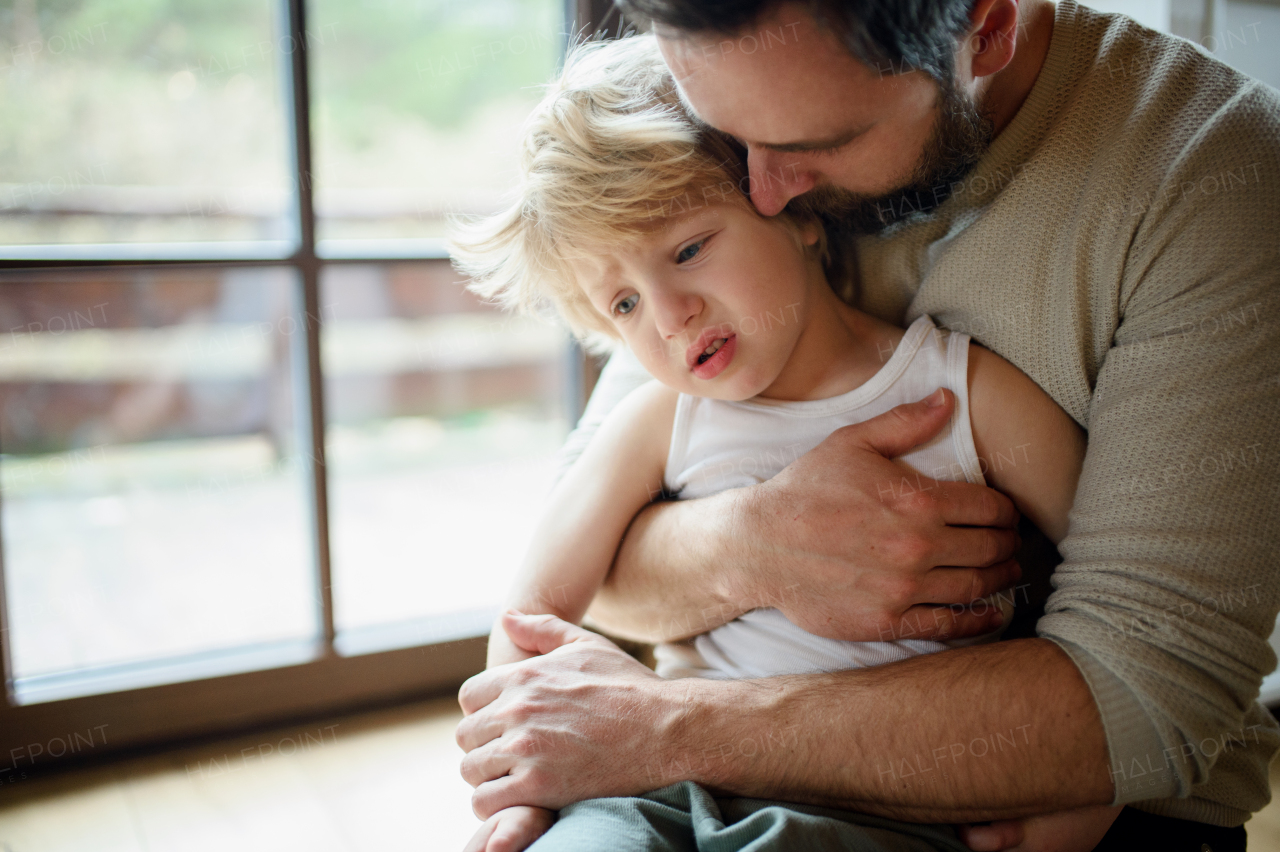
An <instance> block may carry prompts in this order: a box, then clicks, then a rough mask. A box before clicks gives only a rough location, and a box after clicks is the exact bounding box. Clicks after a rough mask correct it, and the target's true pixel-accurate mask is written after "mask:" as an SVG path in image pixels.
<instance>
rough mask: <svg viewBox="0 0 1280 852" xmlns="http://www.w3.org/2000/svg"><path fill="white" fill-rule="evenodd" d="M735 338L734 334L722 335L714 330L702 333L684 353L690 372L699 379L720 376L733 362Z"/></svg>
mask: <svg viewBox="0 0 1280 852" xmlns="http://www.w3.org/2000/svg"><path fill="white" fill-rule="evenodd" d="M737 338H738V336H737V335H736V334H733V333H729V334H722V333H721V332H720V331H719V330H718V329H716V328H709V329H707V330H706V331H704V332H703V333H702V334H701V335H700V336H699V337H698V339H697V340H696V341H694V343H693V345H692V346H690V347H689V348H688V350H687V351H686V353H685V360H686V363H688V365H689V370H690V372H692V373H693V374H694V375H695V376H697V377H698V378H700V379H714V378H715V377H716V376H718V375H720V373H721V372H723V371H724V368H725V367H727V366H729V362H730V361H732V360H733V353H734V350H735V349H737V346H736V343H737Z"/></svg>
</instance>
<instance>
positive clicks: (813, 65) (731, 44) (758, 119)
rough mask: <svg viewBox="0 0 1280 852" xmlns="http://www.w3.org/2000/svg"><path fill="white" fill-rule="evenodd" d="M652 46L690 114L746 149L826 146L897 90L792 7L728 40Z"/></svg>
mask: <svg viewBox="0 0 1280 852" xmlns="http://www.w3.org/2000/svg"><path fill="white" fill-rule="evenodd" d="M658 42H659V46H660V48H661V50H662V54H663V56H664V58H665V59H666V61H667V64H668V66H669V67H670V68H671V71H672V73H673V75H674V76H675V78H676V82H677V85H678V87H679V90H680V95H681V98H682V99H683V100H684V101H685V104H686V106H688V107H689V108H690V111H691V112H692V113H693V114H694V115H695V116H696V117H697V118H698V119H699V120H700V121H703V122H705V123H706V124H709V125H711V126H713V127H715V128H717V129H719V130H721V131H723V132H725V133H728V134H730V135H732V136H735V137H737V138H738V139H741V140H743V141H744V142H749V143H754V144H767V145H773V146H787V145H792V144H795V143H810V142H815V141H825V140H834V139H836V138H839V137H841V136H844V135H847V134H849V133H851V132H853V131H855V130H857V129H862V128H865V127H866V126H867V125H868V124H870V123H871V119H872V117H873V114H874V113H875V112H876V110H877V109H881V108H884V107H891V105H892V104H891V99H892V95H893V90H895V89H896V88H897V87H896V86H895V85H893V76H892V75H888V74H882V73H879V72H877V71H876V70H875V69H873V68H870V67H868V66H867V65H865V64H863V63H861V62H859V61H858V60H857V59H855V58H854V57H853V56H852V55H850V54H849V52H848V51H847V50H846V49H845V48H844V46H843V45H842V44H841V43H840V42H839V40H838V39H837V38H836V37H835V36H834V35H833V34H832V33H831V32H830V31H829V30H827V29H825V28H822V27H819V26H818V24H817V23H816V22H815V21H814V20H813V18H812V16H811V15H809V13H808V12H806V11H804V10H803V9H801V8H800V7H796V6H794V5H784V6H782V7H779V8H778V9H777V10H776V11H775V13H774V14H772V15H771V16H769V17H766V18H763V19H761V20H760V21H759V22H758V23H756V24H754V25H752V26H750V27H748V28H746V29H744V30H743V31H741V32H739V33H736V34H733V35H716V34H713V33H702V34H685V33H678V32H676V31H673V30H670V29H663V30H659V31H658ZM886 82H887V85H885V83H886Z"/></svg>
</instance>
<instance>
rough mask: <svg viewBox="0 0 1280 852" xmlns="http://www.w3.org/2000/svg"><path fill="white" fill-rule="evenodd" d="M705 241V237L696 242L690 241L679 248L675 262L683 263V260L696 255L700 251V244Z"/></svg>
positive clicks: (690, 258) (691, 258)
mask: <svg viewBox="0 0 1280 852" xmlns="http://www.w3.org/2000/svg"><path fill="white" fill-rule="evenodd" d="M705 242H706V240H705V239H702V240H698V241H697V242H696V243H690V244H689V245H687V246H685V247H684V248H682V249H680V253H679V254H677V255H676V263H684V262H685V261H689V260H693V259H694V258H695V257H697V256H698V252H700V251H702V245H703V243H705Z"/></svg>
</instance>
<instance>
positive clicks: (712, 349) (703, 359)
mask: <svg viewBox="0 0 1280 852" xmlns="http://www.w3.org/2000/svg"><path fill="white" fill-rule="evenodd" d="M728 339H729V338H727V337H718V338H716V339H715V340H714V341H712V343H711V345H710V346H708V347H707V348H706V349H704V350H702V354H701V355H699V356H698V361H697V363H699V364H705V363H707V359H708V358H710V357H711V356H712V355H714V354H716V352H717V351H718V350H719V349H720V347H721V346H724V342H725V341H726V340H728Z"/></svg>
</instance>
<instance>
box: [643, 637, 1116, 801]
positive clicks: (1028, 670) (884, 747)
mask: <svg viewBox="0 0 1280 852" xmlns="http://www.w3.org/2000/svg"><path fill="white" fill-rule="evenodd" d="M677 684H678V685H679V687H681V688H683V689H686V690H687V695H686V696H685V697H684V700H685V701H686V702H687V707H688V710H687V712H685V713H683V714H682V715H681V716H680V717H679V718H678V720H677V721H675V722H674V723H673V724H672V725H671V729H670V730H669V731H668V732H667V737H666V739H665V743H666V745H665V747H664V748H663V749H661V750H660V753H661V754H663V755H665V756H664V757H662V758H661V759H659V760H658V762H657V763H656V764H655V765H654V766H652V767H650V773H651V774H652V775H653V776H654V777H653V780H654V781H655V782H657V783H655V785H654V786H661V785H662V784H667V783H673V782H675V781H678V780H682V779H685V778H689V779H692V780H695V781H698V782H700V783H703V784H705V785H707V786H709V787H712V788H714V789H719V790H723V791H726V792H730V793H733V794H736V795H742V796H752V797H760V798H776V799H783V800H786V801H796V802H806V803H811V804H818V805H826V806H831V807H842V808H850V809H856V810H859V811H863V812H867V813H873V814H878V815H881V816H885V817H891V818H896V819H903V820H909V821H915V822H976V821H984V820H990V819H1005V818H1016V817H1022V816H1028V815H1031V814H1035V813H1042V812H1045V811H1051V810H1052V811H1057V810H1064V809H1069V808H1076V807H1081V806H1085V805H1098V804H1109V803H1110V802H1111V801H1112V799H1113V787H1112V782H1111V776H1110V773H1109V771H1108V753H1107V746H1106V737H1105V734H1104V731H1103V728H1102V722H1101V720H1100V719H1099V717H1098V713H1097V709H1096V707H1095V705H1094V701H1093V697H1092V695H1091V694H1090V692H1089V688H1088V686H1087V685H1086V684H1085V682H1084V680H1083V678H1082V677H1081V676H1080V673H1079V671H1078V670H1077V669H1076V667H1075V664H1074V663H1072V662H1071V660H1070V659H1069V658H1068V657H1067V655H1066V654H1065V653H1063V652H1062V651H1061V650H1060V649H1059V648H1058V647H1057V646H1056V645H1054V644H1053V643H1052V642H1050V641H1048V640H1045V639H1025V640H1017V641H1011V642H1003V643H997V644H992V645H983V646H979V647H974V648H964V649H957V650H952V651H947V652H944V653H939V654H931V655H928V656H924V657H917V658H914V659H911V660H907V661H904V662H902V663H898V664H894V665H890V666H882V667H877V668H871V669H859V670H855V671H848V672H838V673H834V674H829V675H806V676H796V677H784V678H769V679H764V680H754V681H702V680H699V681H692V680H690V681H677V682H675V683H673V684H672V686H673V688H675V687H676V686H677Z"/></svg>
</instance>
